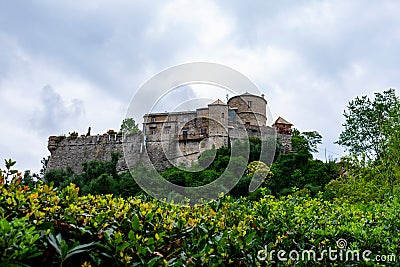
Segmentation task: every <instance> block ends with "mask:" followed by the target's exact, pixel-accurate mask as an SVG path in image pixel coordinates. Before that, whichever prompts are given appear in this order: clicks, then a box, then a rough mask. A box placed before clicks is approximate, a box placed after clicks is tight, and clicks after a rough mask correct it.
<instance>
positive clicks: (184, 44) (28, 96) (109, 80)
mask: <svg viewBox="0 0 400 267" xmlns="http://www.w3.org/2000/svg"><path fill="white" fill-rule="evenodd" d="M399 11H400V1H361V0H360V1H357V0H352V1H346V0H344V1H263V0H260V1H204V0H201V1H200V0H199V1H196V0H194V1H179V0H178V1H159V2H158V1H128V0H126V1H94V0H85V1H72V0H68V1H53V0H47V1H45V0H43V1H39V0H38V1H7V0H0V101H1V104H0V114H1V130H0V140H1V142H0V158H1V159H4V158H12V159H14V160H16V161H17V168H18V169H20V170H24V169H31V170H34V171H38V170H39V169H40V167H41V164H40V160H41V159H42V158H43V157H45V156H47V155H49V152H48V150H47V139H48V136H49V135H60V134H68V132H72V131H78V132H79V133H82V134H85V133H86V131H87V128H88V126H91V127H92V134H97V133H104V132H105V131H107V130H108V129H116V130H118V129H119V126H120V123H121V120H122V119H123V118H124V116H125V112H126V109H127V107H128V104H129V102H130V99H131V98H132V97H133V95H134V93H135V92H136V90H137V89H138V88H139V87H140V86H141V85H142V84H143V83H144V82H145V81H146V80H147V79H148V78H150V77H151V76H152V75H155V74H157V73H158V72H160V71H162V70H164V69H165V68H168V67H170V66H174V65H177V64H181V63H185V62H193V61H209V62H215V63H220V64H224V65H226V66H229V67H232V68H234V69H236V70H238V71H239V72H241V73H243V74H245V75H246V76H247V77H249V78H250V79H251V80H252V81H253V82H254V83H255V84H256V85H257V86H258V87H259V88H260V90H261V91H262V92H263V93H264V94H265V96H266V98H267V100H268V105H269V108H270V110H271V112H272V115H273V118H274V119H276V118H277V117H278V116H282V117H283V118H285V119H286V120H288V121H290V122H292V123H293V124H294V125H295V127H296V128H298V129H299V130H301V131H310V130H316V131H318V132H319V133H321V134H322V136H323V138H324V144H323V145H321V146H320V150H321V151H324V150H325V149H327V150H328V156H332V157H339V156H338V154H339V155H340V154H342V149H341V148H340V147H338V146H337V145H334V144H333V142H334V141H336V140H337V138H338V135H339V133H340V132H341V130H342V126H341V124H342V123H343V116H342V114H343V110H344V109H345V107H346V105H347V103H348V101H349V100H351V99H353V98H354V97H355V96H357V95H366V94H367V95H373V92H378V91H383V90H386V89H388V88H398V86H399V82H400V16H399ZM183 91H184V90H183ZM243 91H245V88H244V89H243ZM397 93H398V92H397ZM183 94H186V96H189V97H193V96H198V94H196V92H195V91H193V90H188V92H186V93H185V92H183V93H182V95H183ZM216 96H217V95H216ZM218 97H219V96H218ZM211 98H212V97H211ZM170 99H171V98H170ZM174 99H175V100H177V98H175V97H174ZM178 100H179V99H178ZM140 116H141V115H140ZM319 157H320V158H321V159H323V158H324V153H323V152H322V153H320V154H319ZM0 166H3V164H1V165H0Z"/></svg>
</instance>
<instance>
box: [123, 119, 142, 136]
mask: <svg viewBox="0 0 400 267" xmlns="http://www.w3.org/2000/svg"><path fill="white" fill-rule="evenodd" d="M119 131H120V133H123V134H126V135H131V134H138V133H140V129H139V125H138V124H136V122H135V120H134V119H133V118H125V119H124V120H123V121H122V123H121V128H120V130H119Z"/></svg>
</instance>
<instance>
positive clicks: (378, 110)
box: [336, 89, 400, 160]
mask: <svg viewBox="0 0 400 267" xmlns="http://www.w3.org/2000/svg"><path fill="white" fill-rule="evenodd" d="M344 117H345V119H346V122H345V123H344V124H343V126H344V131H343V132H342V133H341V134H340V136H339V140H338V141H337V142H336V143H337V144H339V145H341V146H344V147H345V148H346V149H347V150H348V151H349V152H350V153H352V154H355V155H357V156H359V155H361V154H365V155H366V157H367V158H368V159H369V160H376V159H379V158H381V157H383V156H384V153H385V150H386V148H387V146H388V144H389V142H388V140H389V139H390V136H391V135H392V134H393V129H394V128H398V126H399V124H400V100H399V98H398V97H397V96H396V94H395V90H394V89H389V90H387V91H384V92H383V93H375V98H374V99H373V100H371V99H369V98H368V97H367V96H362V97H356V98H355V99H354V100H352V101H350V102H349V105H348V106H347V111H346V110H345V111H344Z"/></svg>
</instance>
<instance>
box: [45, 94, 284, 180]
mask: <svg viewBox="0 0 400 267" xmlns="http://www.w3.org/2000/svg"><path fill="white" fill-rule="evenodd" d="M266 105H267V101H266V100H265V99H264V95H262V96H256V95H252V94H249V93H245V94H242V95H240V96H234V97H232V98H230V99H229V100H228V103H227V104H225V103H224V102H222V101H221V100H219V99H218V100H216V101H215V102H213V103H210V104H209V105H208V107H204V108H198V109H196V111H183V112H169V113H168V112H164V113H151V114H145V115H144V116H143V133H140V134H134V135H129V136H123V135H122V134H120V133H117V132H115V131H114V130H109V131H108V132H107V133H105V134H98V135H89V133H90V128H89V131H88V135H81V136H79V135H78V133H76V132H73V133H71V134H70V136H68V137H66V136H50V137H49V141H48V149H49V151H50V153H51V157H50V160H49V163H48V169H49V170H51V169H66V168H67V167H71V168H72V170H73V171H74V172H76V173H79V172H82V168H83V167H82V163H83V162H85V161H86V162H89V161H93V160H99V161H108V160H110V159H111V154H112V153H114V152H119V153H120V154H121V155H122V154H123V150H124V148H125V152H128V153H125V158H123V157H121V158H120V160H119V161H118V164H117V170H118V171H124V170H127V169H128V168H127V166H128V165H129V166H133V165H136V163H141V164H152V165H153V166H154V167H155V168H157V169H158V170H163V169H165V168H167V167H169V166H171V164H182V163H183V164H186V165H189V164H190V163H191V162H193V161H195V160H197V158H198V157H199V156H200V154H201V153H202V152H203V151H205V150H207V149H210V148H211V147H212V146H213V145H214V146H215V147H216V148H220V147H223V146H228V144H229V142H232V141H234V140H237V139H245V138H247V136H253V137H258V138H260V139H264V138H270V137H271V136H272V137H274V138H276V136H277V135H278V138H279V140H280V141H281V143H282V145H283V146H284V147H285V151H290V149H291V135H290V134H291V126H292V124H291V123H289V122H288V121H286V120H284V119H283V118H281V117H279V118H278V120H276V121H275V124H274V125H273V127H270V126H266V122H267V117H266ZM127 150H128V151H127ZM125 161H128V162H125ZM127 163H129V164H127Z"/></svg>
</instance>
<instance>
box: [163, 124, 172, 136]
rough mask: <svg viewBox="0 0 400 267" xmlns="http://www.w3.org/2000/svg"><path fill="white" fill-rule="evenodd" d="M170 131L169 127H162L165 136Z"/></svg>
mask: <svg viewBox="0 0 400 267" xmlns="http://www.w3.org/2000/svg"><path fill="white" fill-rule="evenodd" d="M170 131H171V127H170V126H167V127H164V133H165V134H169V133H170Z"/></svg>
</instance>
